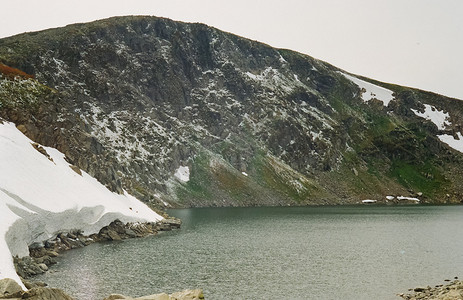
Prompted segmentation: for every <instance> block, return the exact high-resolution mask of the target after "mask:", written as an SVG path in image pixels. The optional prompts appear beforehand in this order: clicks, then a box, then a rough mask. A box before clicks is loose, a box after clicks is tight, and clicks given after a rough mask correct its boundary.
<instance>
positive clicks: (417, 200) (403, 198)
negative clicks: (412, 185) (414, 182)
mask: <svg viewBox="0 0 463 300" xmlns="http://www.w3.org/2000/svg"><path fill="white" fill-rule="evenodd" d="M397 200H408V201H415V202H420V199H418V198H412V197H404V196H398V197H397Z"/></svg>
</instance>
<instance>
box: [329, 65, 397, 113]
mask: <svg viewBox="0 0 463 300" xmlns="http://www.w3.org/2000/svg"><path fill="white" fill-rule="evenodd" d="M338 73H340V74H341V75H343V76H344V77H346V78H347V79H349V80H350V81H352V82H353V83H355V84H356V85H358V87H359V88H360V89H361V90H362V99H363V101H365V102H368V101H370V100H372V99H378V100H380V101H382V102H383V104H384V106H388V105H389V102H391V101H392V100H393V99H394V96H393V95H392V94H393V93H394V92H393V91H391V90H388V89H386V88H383V87H381V86H377V85H375V84H372V83H369V82H366V81H364V80H361V79H358V78H357V77H354V76H351V75H348V74H345V73H342V72H338Z"/></svg>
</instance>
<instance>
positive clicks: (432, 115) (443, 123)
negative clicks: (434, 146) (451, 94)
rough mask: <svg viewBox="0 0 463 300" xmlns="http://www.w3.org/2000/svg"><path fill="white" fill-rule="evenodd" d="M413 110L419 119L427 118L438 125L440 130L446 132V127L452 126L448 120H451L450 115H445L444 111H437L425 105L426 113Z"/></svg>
mask: <svg viewBox="0 0 463 300" xmlns="http://www.w3.org/2000/svg"><path fill="white" fill-rule="evenodd" d="M411 110H412V111H413V112H414V113H415V115H417V116H418V117H421V118H425V119H426V120H429V121H431V122H433V123H434V124H436V126H437V128H439V130H444V129H445V127H447V126H450V125H452V124H451V123H450V122H448V121H447V120H448V119H449V118H450V116H449V114H448V113H444V111H443V110H437V109H436V108H435V107H434V106H431V105H429V104H424V112H423V113H421V112H419V111H418V110H416V109H413V108H411Z"/></svg>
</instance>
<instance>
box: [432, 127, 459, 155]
mask: <svg viewBox="0 0 463 300" xmlns="http://www.w3.org/2000/svg"><path fill="white" fill-rule="evenodd" d="M437 137H438V138H439V140H441V142H443V143H446V144H447V145H449V146H450V147H452V148H453V149H455V150H457V151H460V152H461V153H463V135H462V134H461V133H460V132H458V133H457V138H455V137H454V136H453V135H450V134H441V135H438V136H437Z"/></svg>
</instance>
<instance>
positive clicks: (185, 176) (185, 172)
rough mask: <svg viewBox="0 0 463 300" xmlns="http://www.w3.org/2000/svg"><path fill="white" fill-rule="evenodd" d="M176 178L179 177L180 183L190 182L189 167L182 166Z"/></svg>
mask: <svg viewBox="0 0 463 300" xmlns="http://www.w3.org/2000/svg"><path fill="white" fill-rule="evenodd" d="M174 176H175V177H177V178H178V180H180V181H183V182H188V181H190V169H189V168H188V167H183V166H180V167H179V168H178V169H177V171H176V172H175V174H174Z"/></svg>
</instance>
